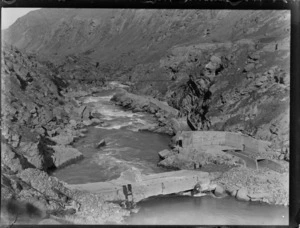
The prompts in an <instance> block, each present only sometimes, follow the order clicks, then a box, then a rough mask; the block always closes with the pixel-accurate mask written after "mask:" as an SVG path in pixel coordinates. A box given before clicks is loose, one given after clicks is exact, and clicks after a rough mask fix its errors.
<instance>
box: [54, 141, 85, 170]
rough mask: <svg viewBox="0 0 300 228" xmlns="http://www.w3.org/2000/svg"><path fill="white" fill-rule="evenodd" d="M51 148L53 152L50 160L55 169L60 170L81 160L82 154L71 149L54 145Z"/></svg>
mask: <svg viewBox="0 0 300 228" xmlns="http://www.w3.org/2000/svg"><path fill="white" fill-rule="evenodd" d="M52 148H53V150H54V153H53V155H52V158H53V163H54V165H55V167H56V168H61V167H63V166H66V165H69V164H71V163H74V162H76V161H78V160H80V159H82V158H83V155H82V153H81V152H80V151H79V150H77V149H75V148H72V147H67V146H63V145H55V146H52Z"/></svg>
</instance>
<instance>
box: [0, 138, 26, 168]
mask: <svg viewBox="0 0 300 228" xmlns="http://www.w3.org/2000/svg"><path fill="white" fill-rule="evenodd" d="M1 163H2V164H4V165H6V166H8V167H9V168H10V169H11V170H12V171H13V172H19V171H21V170H23V169H25V168H28V167H29V166H30V165H29V163H28V162H27V161H26V159H25V158H24V157H21V156H20V155H18V154H16V153H15V152H13V150H12V149H11V148H10V147H9V146H8V145H7V144H5V143H1Z"/></svg>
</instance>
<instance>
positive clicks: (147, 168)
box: [52, 90, 288, 225]
mask: <svg viewBox="0 0 300 228" xmlns="http://www.w3.org/2000/svg"><path fill="white" fill-rule="evenodd" d="M114 92H115V91H114V90H107V91H103V92H101V93H98V94H97V95H96V96H90V97H86V98H83V102H84V103H86V104H89V105H93V106H94V107H96V108H97V110H98V112H99V118H100V119H102V120H103V121H105V124H104V125H102V126H100V125H98V126H93V127H89V128H88V132H87V133H86V137H84V138H82V139H80V140H78V141H77V142H76V143H74V146H75V147H76V148H77V149H78V150H80V151H81V152H82V153H83V155H84V157H85V158H84V159H83V160H81V161H79V162H78V163H76V164H73V165H70V166H67V167H65V168H63V169H59V170H56V171H55V172H54V173H53V174H52V175H53V176H56V177H57V178H59V179H60V180H63V181H65V182H67V183H68V184H83V183H91V182H99V181H108V180H112V179H115V178H118V177H119V176H120V174H121V173H122V172H123V171H125V170H127V169H129V168H130V167H135V168H138V169H140V170H141V172H142V173H144V174H150V173H158V172H166V171H167V170H165V169H163V168H160V167H157V165H156V164H157V162H158V161H159V157H158V154H157V152H159V151H161V150H163V149H167V148H168V144H169V142H170V136H168V135H164V134H157V133H151V132H139V131H138V129H139V127H142V126H145V125H147V124H155V119H154V118H153V117H152V116H151V115H149V114H147V113H132V112H131V111H126V110H124V109H123V108H122V107H118V106H115V105H114V104H113V102H111V101H110V99H111V97H112V96H113V94H114ZM102 139H104V140H105V141H106V146H104V147H101V148H98V149H97V148H96V144H97V143H98V142H99V141H100V140H102ZM138 207H139V208H140V210H139V211H138V213H136V214H133V215H132V216H131V217H130V218H129V219H127V221H126V223H127V224H139V225H141V224H152V225H155V224H156V225H157V224H165V225H170V224H178V225H179V224H190V225H196V224H197V225H199V224H202V225H218V224H224V225H234V224H235V225H239V224H248V225H276V224H278V225H287V224H288V208H287V207H282V206H270V205H267V204H265V203H256V202H241V201H237V200H236V199H234V198H232V197H226V198H223V199H216V198H213V197H211V196H204V197H188V196H164V197H155V198H149V199H146V200H143V201H141V202H139V203H138Z"/></svg>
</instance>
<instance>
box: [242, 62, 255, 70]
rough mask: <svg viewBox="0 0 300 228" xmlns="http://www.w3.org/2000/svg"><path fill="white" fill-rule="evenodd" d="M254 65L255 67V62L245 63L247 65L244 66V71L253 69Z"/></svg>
mask: <svg viewBox="0 0 300 228" xmlns="http://www.w3.org/2000/svg"><path fill="white" fill-rule="evenodd" d="M254 67H255V64H254V63H249V64H247V65H246V66H245V68H244V71H245V72H249V71H251V70H253V69H254Z"/></svg>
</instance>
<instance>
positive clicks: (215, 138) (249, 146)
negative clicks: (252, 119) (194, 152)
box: [176, 131, 269, 152]
mask: <svg viewBox="0 0 300 228" xmlns="http://www.w3.org/2000/svg"><path fill="white" fill-rule="evenodd" d="M180 140H181V141H182V143H180ZM176 142H177V144H178V145H182V147H187V146H190V145H193V147H194V148H197V147H203V146H210V145H224V146H230V147H233V148H236V149H239V150H245V151H249V152H263V151H265V150H266V148H267V147H268V145H269V142H267V141H263V140H257V139H254V138H251V137H249V136H247V135H243V134H241V133H234V132H224V131H182V132H180V133H178V134H177V135H176Z"/></svg>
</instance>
